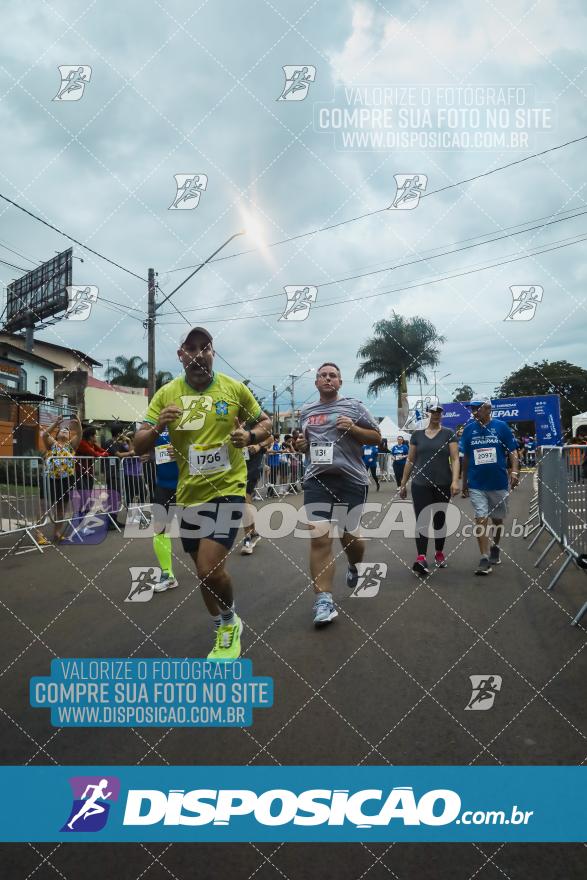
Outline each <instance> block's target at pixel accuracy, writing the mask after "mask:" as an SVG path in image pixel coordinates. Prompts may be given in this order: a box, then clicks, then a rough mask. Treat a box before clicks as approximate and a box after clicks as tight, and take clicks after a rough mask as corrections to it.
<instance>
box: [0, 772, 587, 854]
mask: <svg viewBox="0 0 587 880" xmlns="http://www.w3.org/2000/svg"><path fill="white" fill-rule="evenodd" d="M586 774H587V767H567V766H565V767H558V766H557V767H550V766H549V767H454V766H453V767H437V766H436V767H421V766H420V767H401V766H395V767H393V766H392V767H388V766H371V767H344V766H339V767H332V766H328V767H319V766H305V767H226V766H224V767H211V766H202V767H194V766H189V767H158V766H151V767H149V766H146V767H145V766H143V767H125V766H110V767H87V766H86V767H2V768H0V778H1V781H2V791H3V793H4V797H3V798H2V806H1V808H0V809H1V818H2V822H1V823H0V840H2V841H4V842H18V841H39V842H42V841H55V842H61V843H80V842H83V843H88V842H95V843H104V842H129V843H130V842H145V843H147V842H149V841H169V842H171V841H177V842H184V843H188V842H196V841H197V842H212V843H221V842H229V841H231V842H242V841H276V842H288V841H300V842H301V841H305V842H312V841H314V842H332V843H337V842H341V841H369V840H372V841H406V842H407V841H410V842H422V843H425V842H455V841H456V842H458V841H462V842H472V841H503V842H509V841H515V842H518V843H529V842H544V843H546V842H569V843H570V842H583V841H586V840H587V806H586V802H587V796H586V791H587V776H586Z"/></svg>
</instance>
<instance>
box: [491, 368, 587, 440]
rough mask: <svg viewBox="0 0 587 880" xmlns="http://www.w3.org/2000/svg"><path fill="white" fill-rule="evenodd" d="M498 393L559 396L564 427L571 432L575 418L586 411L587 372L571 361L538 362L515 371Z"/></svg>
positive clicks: (504, 394) (498, 388) (500, 395)
mask: <svg viewBox="0 0 587 880" xmlns="http://www.w3.org/2000/svg"><path fill="white" fill-rule="evenodd" d="M495 394H496V396H497V397H516V396H526V395H534V394H538V395H540V394H560V402H561V419H562V423H563V428H564V429H565V430H569V429H570V427H571V419H572V417H573V416H575V415H577V413H582V412H585V410H587V370H584V369H583V368H582V367H578V366H577V365H576V364H570V363H569V362H568V361H546V360H544V361H541V362H538V361H536V362H535V363H533V364H527V365H526V366H524V367H522V368H521V369H519V370H515V371H514V372H513V373H512V374H511V375H509V376H508V377H507V378H506V379H504V380H503V382H502V384H501V385H499V386H498V387H497V388H496V389H495Z"/></svg>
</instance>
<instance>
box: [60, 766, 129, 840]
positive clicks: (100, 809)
mask: <svg viewBox="0 0 587 880" xmlns="http://www.w3.org/2000/svg"><path fill="white" fill-rule="evenodd" d="M69 784H70V786H71V790H72V792H73V804H72V807H71V811H70V814H69V817H68V819H67V821H66V823H65V825H64V826H63V828H62V829H61V831H101V830H102V828H104V826H105V825H106V822H107V821H108V813H109V812H110V801H117V800H118V796H119V794H120V779H118V777H117V776H72V777H71V778H70V780H69Z"/></svg>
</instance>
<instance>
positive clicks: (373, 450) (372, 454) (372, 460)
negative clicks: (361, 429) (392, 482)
mask: <svg viewBox="0 0 587 880" xmlns="http://www.w3.org/2000/svg"><path fill="white" fill-rule="evenodd" d="M378 452H379V447H378V446H376V445H375V444H366V445H364V446H363V461H364V462H365V467H366V468H367V470H368V471H369V473H370V474H371V476H372V477H373V479H374V480H375V485H376V486H377V491H378V492H379V480H378V479H377V453H378Z"/></svg>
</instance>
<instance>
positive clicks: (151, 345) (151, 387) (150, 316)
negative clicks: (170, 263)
mask: <svg viewBox="0 0 587 880" xmlns="http://www.w3.org/2000/svg"><path fill="white" fill-rule="evenodd" d="M147 277H148V282H147V283H148V299H147V321H146V324H147V366H148V373H147V390H148V394H149V400H151V398H152V397H153V395H154V394H155V270H154V269H149V273H148V276H147Z"/></svg>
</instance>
